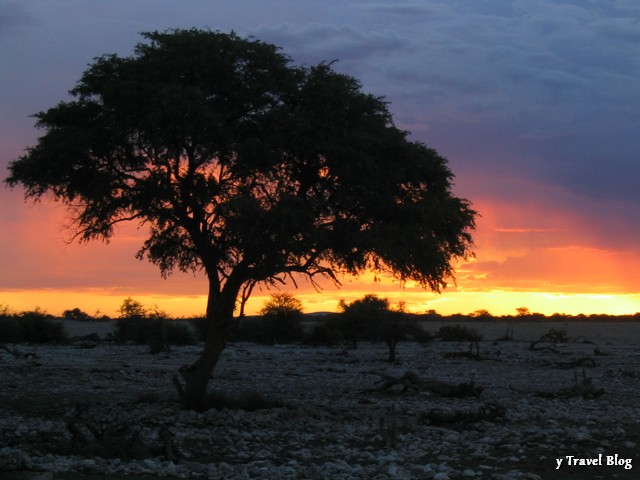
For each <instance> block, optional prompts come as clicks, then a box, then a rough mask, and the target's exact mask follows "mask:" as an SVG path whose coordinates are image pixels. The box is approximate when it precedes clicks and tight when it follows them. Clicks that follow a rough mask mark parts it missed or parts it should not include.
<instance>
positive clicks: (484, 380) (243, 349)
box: [0, 322, 640, 480]
mask: <svg viewBox="0 0 640 480" xmlns="http://www.w3.org/2000/svg"><path fill="white" fill-rule="evenodd" d="M68 327H69V329H70V330H72V332H75V334H77V335H86V334H87V333H90V332H89V330H94V331H97V333H99V334H100V335H102V336H105V335H106V334H107V333H108V329H109V328H112V326H111V325H109V324H100V323H96V324H92V323H89V324H87V323H83V322H73V323H69V324H68ZM439 327H440V324H435V323H434V324H433V325H432V326H431V325H429V326H427V328H428V329H430V330H433V331H435V330H437V329H438V328H439ZM472 327H473V328H476V329H477V330H479V331H480V332H481V333H482V334H483V337H484V338H483V341H482V342H481V343H480V355H479V356H477V357H469V356H467V355H466V352H467V351H468V345H467V344H466V343H464V342H441V341H434V342H430V343H427V344H415V343H408V342H405V343H400V344H399V346H398V361H397V362H396V363H394V364H388V363H386V362H385V358H386V347H385V346H384V345H382V344H361V345H359V346H358V348H357V349H355V350H353V349H345V348H342V347H339V348H328V347H305V346H297V345H286V346H278V345H276V346H262V345H252V344H247V343H238V344H232V345H230V346H229V347H228V349H227V350H226V351H225V352H224V354H223V357H222V359H221V362H220V364H219V365H218V367H217V368H216V371H215V373H214V378H213V380H212V383H211V386H212V388H213V389H216V390H219V391H221V392H224V393H225V395H228V396H230V397H231V398H244V397H247V396H248V395H250V394H254V393H256V392H257V393H259V394H260V396H261V398H262V399H263V400H264V399H269V400H272V403H271V404H270V405H267V406H269V407H271V408H266V409H258V410H254V411H246V410H242V409H231V408H223V409H219V410H218V409H212V410H209V411H207V412H203V413H196V412H186V411H181V410H180V409H179V408H178V406H177V399H176V394H175V392H174V391H173V387H172V383H171V382H172V380H171V379H172V377H173V376H174V375H175V373H176V371H177V369H178V368H179V367H180V366H182V365H185V364H189V363H191V362H192V361H193V360H195V358H196V357H197V355H198V352H199V348H200V347H199V346H194V347H176V348H173V349H172V351H171V352H170V353H166V354H158V355H151V354H149V353H148V352H147V351H146V348H145V347H141V346H132V345H116V344H110V343H100V344H98V345H94V346H92V348H87V347H89V346H91V345H87V344H84V345H83V344H75V345H64V346H30V345H18V346H11V349H13V351H14V352H15V353H21V354H23V356H22V357H20V358H17V357H16V356H14V355H11V354H9V353H7V352H4V351H2V352H0V438H2V439H3V440H2V443H0V472H2V471H4V473H0V476H1V478H16V479H18V478H32V479H35V478H42V479H43V480H51V479H56V480H57V479H67V478H68V479H76V478H78V476H79V475H80V476H90V478H96V476H98V477H103V478H104V477H109V478H114V477H118V476H128V477H129V478H133V477H134V476H138V477H140V476H145V477H148V478H159V477H179V478H211V479H214V478H225V479H227V478H283V479H287V478H292V479H294V478H295V479H297V478H309V479H324V478H327V479H334V478H336V479H340V478H345V479H346V478H353V479H357V478H362V479H373V478H375V479H380V480H382V479H411V478H416V479H420V478H425V479H438V480H445V479H449V478H450V479H455V478H462V479H465V478H471V479H474V478H475V479H494V480H501V479H505V480H506V479H519V478H522V479H530V480H531V479H538V478H539V479H580V480H582V479H587V478H588V479H598V478H602V479H609V478H618V479H631V478H638V469H640V447H639V446H638V445H640V415H639V414H640V347H639V345H640V324H635V323H612V324H596V323H568V324H557V323H556V324H543V323H535V324H525V323H521V324H516V325H515V326H514V339H513V340H511V341H496V339H498V338H500V337H502V336H503V335H504V333H505V329H506V325H505V324H503V323H499V322H495V323H474V324H473V325H472ZM551 328H553V329H566V331H567V336H568V337H569V341H567V342H564V343H557V344H556V343H541V344H538V345H537V347H538V349H537V350H533V351H532V350H530V349H529V346H530V342H531V341H532V340H536V339H539V338H540V337H541V336H542V335H543V334H544V333H546V332H548V331H549V330H550V329H551ZM96 329H97V330H96ZM407 371H409V372H413V373H414V374H415V375H416V376H417V378H419V379H420V380H421V381H423V382H424V383H423V386H424V388H416V389H413V388H410V389H408V390H407V391H403V388H402V385H396V386H393V387H390V388H388V389H386V390H381V389H380V388H379V387H380V383H378V382H379V381H380V380H381V378H383V377H382V376H383V375H386V376H388V378H395V379H399V378H402V377H403V375H405V373H406V372H407ZM374 372H375V373H374ZM433 382H436V383H438V382H439V383H444V384H446V385H461V384H465V385H473V386H476V387H478V388H479V389H481V390H482V391H481V393H480V394H479V396H473V395H471V396H443V395H442V394H439V393H437V392H435V391H433V390H431V389H429V388H427V387H426V386H428V385H430V384H433ZM585 385H586V386H588V388H586V389H585ZM580 392H582V393H580ZM585 392H586V393H585ZM616 455H617V457H616ZM568 457H571V459H572V461H573V462H574V463H576V465H567V463H568V462H569V461H570V460H569V458H568ZM558 459H561V460H562V465H561V466H560V468H557V466H558V464H557V462H558ZM600 459H601V461H602V465H592V466H587V465H580V463H587V462H588V461H589V462H591V461H594V460H595V461H596V463H597V462H599V461H600ZM607 460H610V461H611V462H614V461H617V463H619V464H618V465H607ZM623 460H624V462H627V463H626V464H627V465H629V466H631V468H630V469H629V468H625V464H624V462H623ZM9 475H11V477H9ZM38 476H40V477H38Z"/></svg>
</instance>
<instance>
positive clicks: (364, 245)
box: [6, 29, 475, 378]
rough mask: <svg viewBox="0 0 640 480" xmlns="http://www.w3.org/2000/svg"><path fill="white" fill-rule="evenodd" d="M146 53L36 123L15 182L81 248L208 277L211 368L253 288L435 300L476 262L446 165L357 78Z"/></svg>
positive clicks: (213, 51)
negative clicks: (358, 278)
mask: <svg viewBox="0 0 640 480" xmlns="http://www.w3.org/2000/svg"><path fill="white" fill-rule="evenodd" d="M143 37H144V41H143V42H142V43H140V44H138V45H137V46H136V47H135V50H134V52H133V54H132V55H131V56H128V57H121V56H118V55H104V56H102V57H99V58H97V59H96V60H95V61H94V62H93V63H92V64H91V65H90V66H89V68H88V69H87V70H86V71H85V72H84V74H83V75H82V77H81V79H80V80H79V82H78V83H77V85H76V86H75V88H73V90H71V95H72V96H73V99H72V100H70V101H65V102H60V103H59V104H58V105H56V106H54V107H52V108H50V109H48V110H46V111H43V112H40V113H38V114H36V115H35V116H36V118H37V125H38V127H40V128H41V129H43V130H44V131H45V133H44V135H43V136H42V137H40V138H39V140H38V142H37V144H36V145H35V146H33V147H31V148H29V149H28V150H27V152H26V154H25V155H24V156H22V157H20V158H19V159H17V160H15V161H13V162H12V163H11V164H10V166H9V170H10V175H9V177H8V178H7V180H6V182H7V183H8V184H9V185H11V186H14V185H18V184H21V185H23V186H24V187H25V189H26V196H27V197H30V198H34V199H37V198H40V197H41V196H43V195H45V194H48V193H50V194H52V195H53V196H54V197H55V198H56V199H58V200H61V201H63V202H65V203H66V204H67V205H68V206H69V208H70V210H71V211H72V212H73V214H74V216H73V224H74V225H75V227H76V228H77V230H76V232H75V235H76V236H77V238H79V239H80V241H88V240H92V239H104V240H107V239H109V238H110V237H111V236H112V235H113V234H114V226H115V225H116V224H117V223H119V222H123V221H136V222H139V223H140V224H144V225H146V226H148V228H149V236H148V238H147V240H146V241H145V242H144V244H143V245H142V247H141V249H140V252H139V254H138V256H139V258H148V259H149V260H150V261H151V262H153V263H154V264H156V265H157V266H158V267H159V268H160V270H161V272H162V274H163V275H167V274H169V273H170V272H171V271H173V270H175V269H179V270H184V271H190V270H199V269H203V270H204V271H205V272H206V274H207V277H208V279H209V284H210V288H209V304H208V308H207V316H208V318H210V319H211V325H212V332H214V331H215V332H216V333H215V335H216V336H217V338H218V339H219V340H217V347H215V348H214V347H211V348H213V350H218V351H220V350H221V349H222V348H223V345H224V337H225V335H226V333H225V332H227V331H228V324H229V321H230V318H231V317H232V315H233V309H234V308H235V305H236V301H237V299H238V298H240V299H245V300H246V298H248V295H249V294H250V293H251V289H252V288H253V286H254V285H256V284H257V283H260V282H267V283H269V282H275V281H279V280H283V278H284V277H286V276H293V275H294V274H303V275H306V276H308V277H309V278H314V277H316V276H317V275H324V276H328V277H331V278H332V279H334V281H336V282H338V281H339V278H340V275H342V274H358V273H360V272H362V271H365V270H373V271H378V272H388V273H391V274H393V275H394V276H396V277H397V278H399V279H401V280H414V281H416V282H418V283H419V284H421V285H423V286H424V287H426V288H430V289H433V290H436V291H439V290H440V289H442V288H443V287H445V286H446V282H447V279H448V278H449V277H451V276H452V274H453V267H452V264H453V261H454V260H455V259H457V258H465V257H467V256H468V255H469V254H470V247H471V234H470V232H471V230H472V229H473V227H474V217H475V212H474V211H473V210H472V208H471V206H470V203H469V202H468V201H467V200H464V199H460V198H457V197H455V196H454V195H453V194H452V192H451V188H452V179H453V174H452V172H451V171H450V169H449V168H448V165H447V161H446V159H445V158H443V157H442V156H440V155H439V154H438V153H437V152H436V151H435V150H433V149H431V148H428V147H427V146H425V145H423V144H421V143H419V142H415V141H410V140H409V139H408V133H407V132H404V131H402V130H400V129H398V128H396V127H395V126H394V124H393V121H392V117H391V114H390V113H389V110H388V105H387V103H386V102H385V100H384V99H383V98H380V97H376V96H373V95H370V94H367V93H365V92H363V91H362V87H361V84H360V83H359V81H358V80H356V79H355V78H353V77H350V76H348V75H344V74H341V73H338V72H336V71H335V70H334V69H333V66H332V64H330V63H321V64H319V65H315V66H301V65H295V64H294V63H293V62H292V60H291V59H290V58H289V57H288V56H286V55H285V54H283V53H282V52H280V50H279V49H278V47H276V46H274V45H270V44H267V43H264V42H261V41H259V40H256V39H252V38H249V39H245V38H241V37H239V36H237V35H236V34H234V33H230V34H226V33H221V32H212V31H202V30H195V29H191V30H171V31H167V32H149V33H144V34H143ZM212 335H213V334H212ZM213 357H215V359H213V360H211V361H212V362H213V365H215V361H217V355H213ZM213 357H212V358H213ZM211 368H213V367H211ZM203 375H204V374H203ZM207 378H208V377H207Z"/></svg>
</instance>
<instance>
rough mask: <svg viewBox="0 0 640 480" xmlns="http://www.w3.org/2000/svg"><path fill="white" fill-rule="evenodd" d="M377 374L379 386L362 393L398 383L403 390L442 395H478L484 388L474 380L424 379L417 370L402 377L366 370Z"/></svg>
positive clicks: (387, 387)
mask: <svg viewBox="0 0 640 480" xmlns="http://www.w3.org/2000/svg"><path fill="white" fill-rule="evenodd" d="M366 373H369V374H371V375H377V376H378V377H380V379H379V380H378V381H377V382H376V384H377V386H376V387H374V388H372V389H367V390H364V391H363V392H362V393H372V392H382V391H385V390H388V389H390V388H392V387H395V386H397V385H400V386H402V391H403V392H406V391H408V390H413V391H415V392H420V391H430V392H432V393H435V394H436V395H440V396H442V397H478V396H480V394H481V393H482V391H483V390H484V388H483V387H481V386H478V385H476V384H475V383H474V382H462V383H450V382H444V381H442V380H432V379H431V380H423V379H421V378H420V377H419V376H418V374H416V373H415V372H411V371H407V372H405V373H404V375H402V376H400V377H394V376H392V375H387V374H386V373H381V372H374V371H371V372H366Z"/></svg>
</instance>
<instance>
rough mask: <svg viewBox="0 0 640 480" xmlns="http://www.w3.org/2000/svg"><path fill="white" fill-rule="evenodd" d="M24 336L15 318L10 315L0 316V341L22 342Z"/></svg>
mask: <svg viewBox="0 0 640 480" xmlns="http://www.w3.org/2000/svg"><path fill="white" fill-rule="evenodd" d="M23 340H24V336H23V333H22V328H21V327H20V323H19V321H18V319H17V318H15V317H11V316H2V317H0V342H1V343H22V342H23Z"/></svg>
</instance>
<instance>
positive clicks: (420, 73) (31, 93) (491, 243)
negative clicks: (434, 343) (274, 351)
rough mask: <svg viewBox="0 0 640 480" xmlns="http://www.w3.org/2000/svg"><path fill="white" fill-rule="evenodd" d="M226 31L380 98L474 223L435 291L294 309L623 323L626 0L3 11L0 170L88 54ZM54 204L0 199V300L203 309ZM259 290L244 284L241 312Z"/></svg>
mask: <svg viewBox="0 0 640 480" xmlns="http://www.w3.org/2000/svg"><path fill="white" fill-rule="evenodd" d="M190 27H198V28H210V29H212V30H221V31H225V32H228V31H231V30H234V31H235V32H237V33H238V34H240V35H242V36H246V35H253V36H255V37H256V38H259V39H261V40H264V41H267V42H271V43H275V44H277V45H279V46H281V47H282V49H283V51H284V52H285V53H286V54H288V55H290V56H291V57H292V58H293V59H294V60H295V62H296V63H305V64H314V63H318V62H320V61H323V60H327V61H331V60H338V62H337V63H336V64H334V68H335V69H336V70H338V71H340V72H344V73H347V74H350V75H353V76H355V77H357V78H359V79H360V80H361V81H362V84H363V88H364V90H365V91H367V92H370V93H373V94H375V95H383V96H385V97H386V99H387V100H388V101H389V102H390V110H391V112H392V113H393V115H394V119H395V123H396V125H397V126H398V127H400V128H403V129H405V130H408V131H410V132H412V138H413V139H415V140H419V141H422V142H424V143H426V144H427V145H428V146H430V147H432V148H435V149H436V150H438V152H439V153H440V154H442V155H444V156H445V157H447V158H448V160H449V163H450V167H451V169H452V171H453V172H454V174H455V175H456V178H455V188H454V193H455V194H456V195H458V196H461V197H464V198H468V199H469V200H470V201H471V202H472V203H473V207H474V208H475V209H476V210H477V211H478V212H479V213H480V215H481V217H480V218H479V219H478V225H477V231H476V232H475V235H474V239H475V248H474V250H475V253H476V257H475V259H473V260H472V261H470V262H467V263H463V264H460V265H458V266H457V269H456V271H457V273H456V282H455V283H454V282H453V281H452V282H451V285H450V287H449V288H447V289H446V290H445V291H444V292H443V293H442V294H440V295H437V294H434V293H431V292H428V291H424V290H422V289H419V288H416V287H415V286H413V285H410V284H409V285H400V284H399V283H398V282H394V281H393V280H391V279H385V278H383V279H374V278H373V276H371V275H363V276H362V277H360V278H345V279H344V281H343V286H342V288H341V289H336V288H335V287H334V286H332V285H330V284H327V285H325V286H324V288H323V289H322V291H320V292H316V291H315V290H314V289H313V287H312V286H311V285H309V284H308V283H306V282H305V281H304V280H301V282H300V283H299V289H298V291H296V292H294V293H295V294H296V296H298V298H300V299H301V300H302V301H303V303H304V306H305V311H307V312H313V311H321V310H335V309H336V307H337V303H338V300H339V299H341V298H343V299H346V300H353V299H355V298H358V297H361V296H362V295H364V294H365V293H378V294H380V295H381V296H385V297H388V298H390V299H391V300H392V301H393V302H396V301H398V300H404V301H406V302H407V305H408V306H409V308H410V309H411V310H413V311H416V312H422V311H425V310H428V309H434V310H436V311H438V312H439V313H442V314H450V313H457V312H460V313H470V312H473V311H475V310H478V309H487V310H489V311H490V312H491V313H494V314H496V315H500V314H509V313H514V312H515V309H516V308H517V307H521V306H526V307H528V308H529V309H530V310H531V311H535V312H541V313H545V314H552V313H554V312H560V313H569V314H575V313H586V314H590V313H612V314H621V313H635V312H638V311H640V250H639V240H640V188H639V185H638V184H639V182H640V80H639V79H640V2H638V1H637V0H539V1H529V0H512V1H509V0H506V1H505V0H439V1H435V0H434V1H431V0H414V1H407V2H402V1H397V2H394V1H387V2H384V1H349V2H345V1H343V0H318V1H307V0H268V1H265V0H189V1H185V2H176V1H173V0H135V1H131V0H110V1H108V2H107V1H101V0H84V1H83V0H20V1H18V0H16V1H11V0H8V1H7V0H4V1H2V2H0V177H1V178H2V179H4V178H5V177H6V176H7V171H6V166H7V164H8V163H9V162H10V161H11V160H13V159H15V158H17V157H18V156H20V155H21V154H22V153H23V152H24V149H25V148H26V147H27V146H31V145H34V143H35V141H36V139H37V137H38V136H39V135H40V134H41V132H40V133H39V132H38V131H37V130H36V129H35V128H34V119H33V118H31V117H30V115H32V114H34V113H36V112H38V111H41V110H44V109H47V108H49V107H52V106H54V105H55V104H56V103H57V102H59V101H61V100H68V99H69V96H68V94H67V92H68V90H70V89H71V88H72V87H73V86H74V85H75V83H76V81H77V80H78V79H79V78H80V75H81V74H82V72H83V71H84V70H85V68H86V67H87V65H88V64H89V63H90V62H91V61H92V59H93V58H94V57H97V56H99V55H102V54H105V53H117V54H119V55H129V54H131V52H132V49H133V46H134V45H135V44H136V43H137V42H139V41H140V40H141V37H140V36H139V32H141V31H149V30H165V29H169V28H190ZM64 225H65V209H64V206H62V205H60V204H55V203H49V202H47V201H43V202H41V203H39V204H35V205H34V204H33V203H25V202H24V199H23V192H22V190H21V189H20V188H15V189H13V190H11V189H9V188H6V187H5V186H4V185H2V186H0V305H8V306H9V307H11V308H13V309H14V310H26V309H32V308H35V307H36V306H39V307H41V308H43V309H46V310H48V311H49V312H50V313H53V314H60V313H61V312H62V311H63V310H65V309H68V308H74V307H79V308H82V309H83V310H86V311H87V312H89V313H95V312H96V311H97V310H100V311H101V312H102V313H105V314H109V315H113V314H114V313H115V310H116V309H117V307H118V306H119V305H120V304H121V302H122V300H123V299H124V298H125V297H129V296H130V297H133V298H136V299H138V300H140V301H141V302H143V303H145V304H147V305H157V306H158V307H159V308H161V309H163V310H165V311H167V312H169V313H170V314H173V315H194V314H202V313H203V311H204V305H205V294H206V280H205V279H204V278H203V277H202V276H195V277H194V276H192V275H186V274H179V273H176V274H174V275H173V276H172V277H170V278H169V279H167V280H163V279H162V278H161V277H160V274H159V272H158V270H157V269H156V268H155V267H154V266H152V265H150V264H148V263H146V262H140V261H137V260H136V259H135V258H134V255H135V253H136V252H137V250H138V248H139V247H140V246H141V244H142V241H143V240H144V238H145V233H146V232H145V231H144V230H137V229H136V228H135V226H127V227H122V228H121V230H120V231H119V233H118V234H117V235H116V236H115V237H114V239H113V240H112V241H111V243H109V244H108V245H106V244H101V243H93V244H82V245H78V244H76V243H74V244H67V240H68V239H69V238H70V233H69V231H68V230H65V228H64ZM269 293H270V292H269V291H267V290H262V291H259V290H256V293H255V298H254V300H253V301H252V303H251V304H250V309H249V310H250V312H251V311H255V310H256V309H259V308H260V307H261V305H262V302H263V301H264V299H265V297H266V296H268V295H269Z"/></svg>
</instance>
